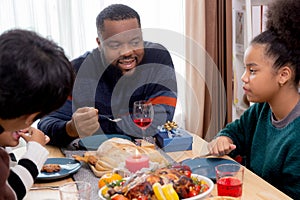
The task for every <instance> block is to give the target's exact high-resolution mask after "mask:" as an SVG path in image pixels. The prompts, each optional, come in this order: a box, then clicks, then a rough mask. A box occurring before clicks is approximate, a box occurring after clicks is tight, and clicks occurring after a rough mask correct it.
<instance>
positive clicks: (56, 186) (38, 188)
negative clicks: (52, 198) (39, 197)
mask: <svg viewBox="0 0 300 200" xmlns="http://www.w3.org/2000/svg"><path fill="white" fill-rule="evenodd" d="M58 188H59V186H58V185H53V186H36V187H31V188H30V190H58Z"/></svg>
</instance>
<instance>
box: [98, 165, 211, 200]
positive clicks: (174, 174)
mask: <svg viewBox="0 0 300 200" xmlns="http://www.w3.org/2000/svg"><path fill="white" fill-rule="evenodd" d="M116 177H117V176H116ZM100 180H101V178H100ZM100 180H99V181H100ZM104 182H105V185H103V184H101V187H100V185H99V188H100V190H99V197H100V199H101V200H130V199H138V200H148V199H155V200H196V199H205V198H206V197H208V196H209V194H210V193H211V191H212V190H213V188H214V183H213V182H212V180H211V179H209V178H207V177H205V176H202V175H198V174H192V173H191V170H190V168H189V167H188V166H186V165H176V166H174V165H173V166H168V167H164V168H160V169H156V170H155V171H149V172H137V173H135V174H133V175H131V176H130V177H126V178H123V177H121V176H118V178H117V179H115V180H113V181H111V180H107V181H104Z"/></svg>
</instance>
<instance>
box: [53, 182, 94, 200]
mask: <svg viewBox="0 0 300 200" xmlns="http://www.w3.org/2000/svg"><path fill="white" fill-rule="evenodd" d="M91 190H92V186H91V184H90V183H88V182H84V181H74V182H69V183H66V184H63V185H61V186H59V195H60V199H61V200H91Z"/></svg>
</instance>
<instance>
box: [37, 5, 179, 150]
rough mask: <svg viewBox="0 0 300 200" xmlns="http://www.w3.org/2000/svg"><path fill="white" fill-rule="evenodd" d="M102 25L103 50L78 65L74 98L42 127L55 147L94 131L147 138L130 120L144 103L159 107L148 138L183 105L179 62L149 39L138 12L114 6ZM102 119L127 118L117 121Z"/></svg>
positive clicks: (100, 21)
mask: <svg viewBox="0 0 300 200" xmlns="http://www.w3.org/2000/svg"><path fill="white" fill-rule="evenodd" d="M96 25H97V33H98V37H97V39H96V41H97V43H98V48H97V49H94V50H93V51H92V52H91V53H89V52H88V53H86V54H84V55H83V56H81V57H79V58H77V59H75V60H74V61H73V62H72V63H73V66H74V68H75V70H76V72H77V76H76V81H75V85H74V90H73V96H72V100H71V99H69V100H68V101H67V102H66V103H65V105H64V106H63V107H62V108H60V109H59V110H58V111H56V112H54V113H52V114H50V115H49V116H47V117H45V118H43V119H41V121H40V122H39V124H38V128H40V129H41V130H43V131H44V132H45V133H46V134H47V135H48V136H49V137H50V139H51V141H50V143H51V144H54V145H58V146H64V145H67V144H69V143H70V142H71V141H72V140H74V139H75V138H77V137H79V136H80V137H85V136H89V135H92V134H94V133H97V134H99V133H102V134H103V133H105V134H112V133H118V134H125V135H129V136H131V137H134V138H141V137H143V136H144V135H142V133H141V130H140V129H138V128H137V127H136V126H135V125H134V124H133V122H132V119H131V117H130V114H131V113H132V107H133V102H134V101H138V100H147V101H149V102H151V103H152V104H153V105H154V110H155V115H154V119H153V122H152V125H151V127H150V128H148V129H147V135H150V136H153V135H154V134H155V129H156V127H157V126H158V125H161V124H163V123H165V122H166V121H168V120H170V121H171V120H172V119H173V115H174V110H175V106H176V101H177V97H176V96H177V85H176V77H175V70H174V66H173V62H172V59H171V56H170V54H169V52H168V51H167V50H166V49H165V48H164V47H163V46H162V45H160V44H156V43H151V42H145V41H143V36H142V30H141V23H140V17H139V15H138V13H137V12H136V11H135V10H133V9H132V8H130V7H128V6H126V5H122V4H113V5H111V6H108V7H107V8H105V9H104V10H103V11H102V12H100V14H99V15H98V16H97V20H96ZM72 108H73V111H74V112H73V111H72ZM98 114H100V115H99V116H100V117H98ZM101 115H105V116H108V117H110V118H121V119H122V120H121V121H120V122H117V123H116V122H111V121H109V120H108V119H106V118H105V117H102V116H101Z"/></svg>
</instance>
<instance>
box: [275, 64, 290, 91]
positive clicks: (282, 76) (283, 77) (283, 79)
mask: <svg viewBox="0 0 300 200" xmlns="http://www.w3.org/2000/svg"><path fill="white" fill-rule="evenodd" d="M278 72H279V80H278V81H279V85H280V86H283V85H284V84H286V83H287V82H288V81H289V80H290V79H291V78H292V70H291V68H290V67H288V66H284V67H282V68H280V69H279V71H278Z"/></svg>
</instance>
